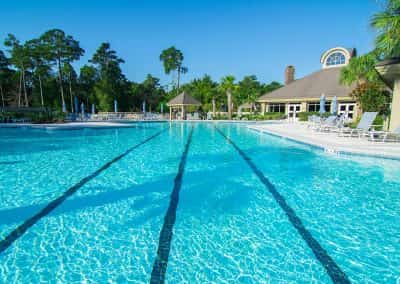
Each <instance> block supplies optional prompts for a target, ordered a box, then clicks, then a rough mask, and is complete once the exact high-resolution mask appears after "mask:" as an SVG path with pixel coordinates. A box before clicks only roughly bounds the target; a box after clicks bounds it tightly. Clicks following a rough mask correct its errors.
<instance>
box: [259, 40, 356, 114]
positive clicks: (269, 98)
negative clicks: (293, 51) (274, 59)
mask: <svg viewBox="0 0 400 284" xmlns="http://www.w3.org/2000/svg"><path fill="white" fill-rule="evenodd" d="M354 56H356V50H355V49H347V48H343V47H335V48H331V49H329V50H328V51H326V52H325V53H324V54H323V55H322V56H321V64H322V68H321V70H319V71H317V72H314V73H312V74H310V75H308V76H306V77H304V78H301V79H295V68H294V67H293V66H288V67H286V70H285V86H284V87H282V88H280V89H277V90H275V91H273V92H270V93H268V94H265V95H263V96H261V97H260V98H259V99H258V100H257V102H258V103H260V104H261V112H262V113H263V114H264V113H266V112H282V113H285V114H286V115H287V116H288V117H289V118H294V119H296V118H297V114H298V113H299V112H318V111H319V110H320V109H319V108H320V98H321V96H322V95H325V98H326V104H325V110H326V111H327V112H330V111H331V102H332V99H333V97H335V96H336V97H337V101H338V104H337V108H338V109H337V110H336V111H337V114H339V115H342V114H343V115H345V116H346V118H347V119H348V120H353V119H354V118H356V117H357V115H358V113H357V112H358V107H357V104H356V102H355V100H354V98H352V97H351V96H350V93H351V91H352V89H353V88H354V86H350V87H349V86H344V85H342V84H340V82H339V77H340V70H341V68H342V67H343V66H346V65H347V64H348V63H349V61H350V59H351V58H352V57H354Z"/></svg>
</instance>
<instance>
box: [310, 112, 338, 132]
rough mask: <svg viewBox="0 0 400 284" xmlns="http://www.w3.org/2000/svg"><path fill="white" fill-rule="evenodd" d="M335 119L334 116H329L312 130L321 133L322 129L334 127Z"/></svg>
mask: <svg viewBox="0 0 400 284" xmlns="http://www.w3.org/2000/svg"><path fill="white" fill-rule="evenodd" d="M336 118H337V117H336V116H335V115H331V116H329V117H327V118H326V119H324V120H323V119H321V120H320V123H316V125H315V126H314V127H313V128H312V129H313V130H315V131H322V130H323V129H324V128H327V127H332V126H334V125H335V121H336Z"/></svg>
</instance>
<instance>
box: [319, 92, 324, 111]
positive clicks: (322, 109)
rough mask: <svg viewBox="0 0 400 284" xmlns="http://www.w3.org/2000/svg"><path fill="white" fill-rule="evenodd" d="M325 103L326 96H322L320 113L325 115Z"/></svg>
mask: <svg viewBox="0 0 400 284" xmlns="http://www.w3.org/2000/svg"><path fill="white" fill-rule="evenodd" d="M325 101H326V99H325V95H324V94H322V95H321V98H320V100H319V113H320V114H324V113H325Z"/></svg>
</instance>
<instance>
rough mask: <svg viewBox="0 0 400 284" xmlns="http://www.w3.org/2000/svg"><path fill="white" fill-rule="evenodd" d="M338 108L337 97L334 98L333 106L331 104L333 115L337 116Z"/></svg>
mask: <svg viewBox="0 0 400 284" xmlns="http://www.w3.org/2000/svg"><path fill="white" fill-rule="evenodd" d="M337 107H338V101H337V97H336V96H334V97H333V99H332V104H331V114H333V115H336V114H337Z"/></svg>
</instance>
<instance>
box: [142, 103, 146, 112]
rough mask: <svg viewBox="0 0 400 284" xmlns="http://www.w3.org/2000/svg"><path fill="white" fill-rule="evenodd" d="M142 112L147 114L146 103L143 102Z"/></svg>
mask: <svg viewBox="0 0 400 284" xmlns="http://www.w3.org/2000/svg"><path fill="white" fill-rule="evenodd" d="M142 112H143V113H145V112H146V101H143V103H142Z"/></svg>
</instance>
